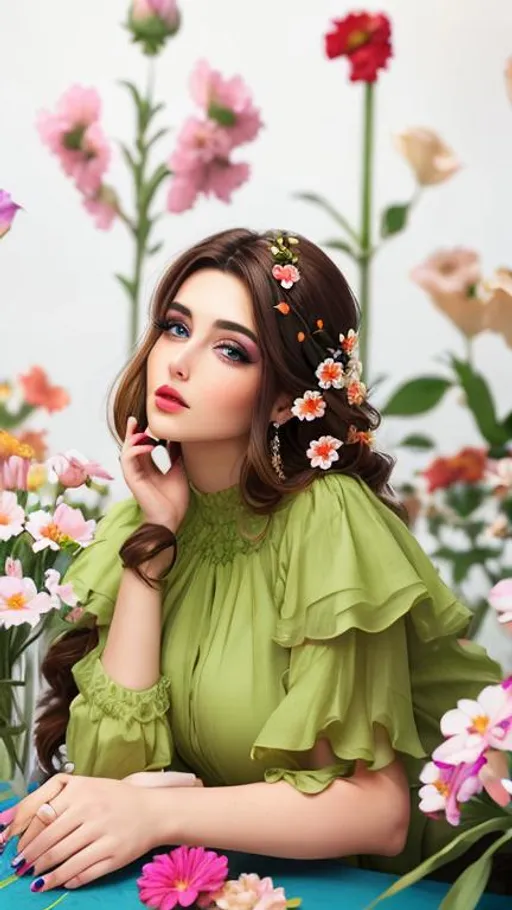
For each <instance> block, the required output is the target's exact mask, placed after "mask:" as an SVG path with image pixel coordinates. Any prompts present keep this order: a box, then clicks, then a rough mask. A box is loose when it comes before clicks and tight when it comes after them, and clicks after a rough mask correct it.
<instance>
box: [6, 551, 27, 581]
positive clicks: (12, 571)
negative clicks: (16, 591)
mask: <svg viewBox="0 0 512 910" xmlns="http://www.w3.org/2000/svg"><path fill="white" fill-rule="evenodd" d="M5 574H6V575H9V576H10V577H11V578H23V569H22V566H21V560H19V559H13V558H12V556H8V557H7V559H6V560H5Z"/></svg>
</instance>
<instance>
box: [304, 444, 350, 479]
mask: <svg viewBox="0 0 512 910" xmlns="http://www.w3.org/2000/svg"><path fill="white" fill-rule="evenodd" d="M342 445H343V443H342V441H341V440H340V439H336V438H335V437H334V436H320V439H313V440H312V441H311V444H310V447H309V449H308V450H307V452H306V455H307V456H308V458H309V459H310V461H311V467H312V468H322V470H323V471H327V469H328V468H330V467H331V465H332V463H333V462H334V461H338V460H339V457H340V456H339V455H338V452H337V451H336V450H337V449H339V448H341V446H342Z"/></svg>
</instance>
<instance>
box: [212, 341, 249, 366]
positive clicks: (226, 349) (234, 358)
mask: <svg viewBox="0 0 512 910" xmlns="http://www.w3.org/2000/svg"><path fill="white" fill-rule="evenodd" d="M217 350H218V351H222V352H223V355H224V357H226V360H230V361H231V363H249V357H248V356H247V354H246V352H245V351H244V350H243V349H242V348H239V347H238V346H237V345H234V344H221V345H219V347H218V348H217Z"/></svg>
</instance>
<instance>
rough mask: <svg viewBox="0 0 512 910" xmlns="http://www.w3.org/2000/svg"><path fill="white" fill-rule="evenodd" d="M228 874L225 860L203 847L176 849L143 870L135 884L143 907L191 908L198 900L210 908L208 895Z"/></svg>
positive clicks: (162, 909)
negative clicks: (206, 901) (144, 905)
mask: <svg viewBox="0 0 512 910" xmlns="http://www.w3.org/2000/svg"><path fill="white" fill-rule="evenodd" d="M227 871H228V861H227V857H225V856H219V855H218V854H217V853H214V852H213V851H212V850H204V849H203V847H177V848H176V849H175V850H171V852H170V853H165V854H159V855H157V856H155V857H154V858H153V860H152V862H150V863H146V865H144V866H143V867H142V876H141V877H140V878H139V879H138V880H137V885H138V887H139V896H140V899H141V901H142V903H143V904H147V906H148V907H153V908H156V910H173V908H174V907H176V905H179V906H180V907H190V906H191V904H193V903H194V902H197V901H198V899H199V900H201V898H203V899H207V900H208V904H209V903H210V901H211V895H212V894H213V893H214V892H217V891H219V889H220V888H221V887H222V885H223V884H224V882H225V880H226V876H227ZM201 903H202V906H207V904H206V903H205V902H203V901H202V902H201Z"/></svg>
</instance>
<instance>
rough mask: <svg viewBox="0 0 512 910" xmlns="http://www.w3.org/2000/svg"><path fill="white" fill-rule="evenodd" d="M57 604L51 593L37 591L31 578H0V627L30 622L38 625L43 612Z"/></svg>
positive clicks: (31, 624)
mask: <svg viewBox="0 0 512 910" xmlns="http://www.w3.org/2000/svg"><path fill="white" fill-rule="evenodd" d="M54 606H55V604H54V603H53V602H52V598H51V597H50V595H49V594H45V593H41V594H38V593H37V588H36V586H35V584H34V582H33V581H32V579H31V578H16V577H14V576H8V575H4V576H3V577H2V578H0V627H1V626H4V627H5V628H6V629H9V628H10V627H11V626H21V625H23V624H24V623H28V624H29V625H30V626H32V628H33V627H34V626H36V625H37V623H38V622H39V619H40V617H41V614H42V613H47V612H48V611H49V610H51V609H52V608H54Z"/></svg>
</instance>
